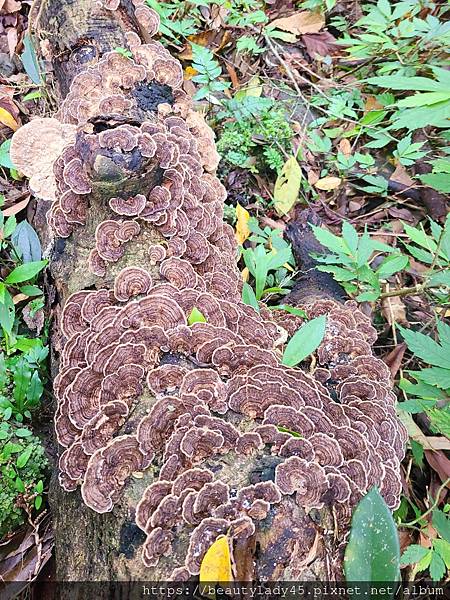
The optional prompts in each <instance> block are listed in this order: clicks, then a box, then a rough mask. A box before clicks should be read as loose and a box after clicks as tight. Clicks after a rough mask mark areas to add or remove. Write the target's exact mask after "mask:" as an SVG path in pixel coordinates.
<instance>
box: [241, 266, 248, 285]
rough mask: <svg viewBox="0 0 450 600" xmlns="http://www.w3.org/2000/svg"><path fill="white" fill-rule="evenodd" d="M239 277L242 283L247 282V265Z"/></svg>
mask: <svg viewBox="0 0 450 600" xmlns="http://www.w3.org/2000/svg"><path fill="white" fill-rule="evenodd" d="M241 277H242V281H243V282H244V283H247V281H248V279H249V277H250V271H249V270H248V269H247V267H244V268H243V269H242V271H241Z"/></svg>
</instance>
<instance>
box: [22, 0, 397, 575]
mask: <svg viewBox="0 0 450 600" xmlns="http://www.w3.org/2000/svg"><path fill="white" fill-rule="evenodd" d="M102 1H103V3H104V5H105V6H107V8H109V9H110V10H115V9H116V8H117V6H118V2H116V1H111V2H109V0H108V1H106V0H102ZM135 18H136V20H137V21H138V22H139V27H140V30H141V32H144V33H145V35H144V33H143V34H142V35H143V37H144V40H145V43H140V41H139V38H138V36H137V35H136V34H133V32H130V34H129V35H128V39H129V41H130V51H131V52H132V55H133V57H132V58H127V57H126V56H123V55H122V54H119V53H117V52H111V53H109V54H106V55H105V56H103V58H102V59H101V60H100V61H99V62H98V63H97V64H95V65H94V66H89V67H88V68H87V69H86V70H84V71H82V72H80V73H79V74H78V75H76V77H75V78H74V80H73V82H72V85H71V88H70V92H69V94H68V95H67V97H66V99H65V100H64V102H63V104H62V106H61V108H60V110H59V112H58V114H57V119H58V121H56V122H53V121H54V120H51V121H52V123H51V124H52V132H53V134H52V135H54V136H56V137H57V138H58V140H59V141H58V143H56V142H55V143H54V144H53V146H52V149H53V148H54V149H55V153H56V156H54V159H53V162H52V165H51V167H52V169H51V171H50V173H46V174H45V176H46V181H47V182H49V181H50V182H53V184H51V185H50V187H49V188H48V189H52V185H53V188H54V190H55V193H54V194H53V197H49V199H51V200H53V204H52V207H51V209H50V212H49V224H50V227H51V228H52V230H53V232H54V234H55V236H59V237H67V236H70V235H72V232H73V231H75V230H77V228H83V227H84V223H85V222H86V221H87V219H88V216H89V214H90V213H89V211H90V207H91V205H92V203H93V202H95V199H96V198H97V197H98V194H99V188H98V181H99V180H98V177H100V176H102V177H103V176H104V173H105V172H107V173H109V174H110V175H111V177H115V176H116V174H117V173H116V170H115V169H116V167H117V164H119V162H120V164H121V165H129V164H131V162H133V161H134V163H135V164H140V165H142V169H144V170H143V175H142V176H141V177H140V179H139V186H138V188H136V189H127V187H126V186H123V187H124V191H123V194H122V195H120V194H119V195H118V194H117V189H116V188H114V191H113V193H111V195H110V196H108V195H107V197H106V198H105V197H104V196H103V204H102V205H103V210H104V213H103V214H104V215H105V216H104V217H103V216H102V218H101V222H99V223H98V224H97V225H96V231H95V240H94V241H93V245H92V247H91V248H89V250H90V255H89V260H88V259H87V258H86V265H85V267H86V269H89V270H90V272H91V275H92V278H93V280H95V281H96V287H97V290H96V291H95V290H94V291H93V290H82V291H78V292H76V293H74V294H73V295H72V296H71V297H70V298H69V299H68V300H67V301H66V303H65V306H64V308H63V311H62V316H61V324H60V328H61V332H62V334H63V336H64V337H65V343H64V347H63V350H62V355H61V369H60V373H59V375H58V377H57V379H56V380H55V386H54V389H55V395H56V397H57V399H58V404H59V407H58V412H57V417H56V422H55V427H56V432H57V436H58V441H59V443H60V444H61V445H62V446H63V447H64V448H65V450H64V452H63V454H62V456H61V460H60V471H61V472H60V480H61V484H62V485H63V486H64V487H65V488H66V489H67V490H68V491H72V490H74V489H76V488H77V487H78V486H81V492H82V497H83V500H84V502H85V503H86V504H87V505H88V506H89V507H91V508H92V509H93V510H95V511H97V512H100V513H103V512H107V511H111V510H112V509H113V507H114V505H115V504H116V503H117V502H119V501H120V498H121V493H122V491H123V489H124V488H125V487H126V486H127V482H128V481H129V478H130V477H131V476H132V474H134V473H136V472H140V473H142V472H145V471H146V470H148V467H149V466H150V465H151V469H152V472H153V473H154V474H158V475H154V481H153V483H151V484H150V485H149V487H148V488H147V489H146V491H145V493H144V494H143V495H142V498H141V499H140V501H139V503H138V505H137V507H136V522H137V524H138V525H139V527H140V528H141V529H143V531H144V532H145V534H146V536H147V538H146V541H145V544H144V547H143V552H142V558H143V561H144V563H145V564H146V565H148V566H154V565H156V564H157V563H158V561H159V560H160V558H161V557H165V556H168V555H170V554H171V553H172V543H173V540H174V538H175V536H179V535H180V531H181V530H182V529H183V528H185V529H186V531H187V532H189V535H190V543H189V549H188V552H187V555H186V556H185V560H184V563H183V561H181V562H180V564H178V565H177V570H176V573H179V572H180V573H181V572H182V573H183V574H184V576H186V575H187V574H191V575H196V574H198V573H199V569H200V564H201V560H202V557H203V555H204V553H205V552H206V550H207V549H208V547H209V546H210V545H211V543H212V542H213V541H214V540H215V539H216V538H217V536H218V535H221V534H224V533H227V532H228V534H229V535H230V536H231V537H235V538H236V539H246V538H248V537H251V536H253V535H256V533H255V532H257V531H258V526H259V525H258V524H259V523H260V522H261V521H263V520H264V519H266V518H268V515H270V513H271V511H273V509H274V507H275V506H277V505H280V504H282V503H283V502H284V501H285V499H286V498H288V497H289V498H290V497H291V496H292V498H294V499H295V502H296V503H297V504H298V505H299V506H300V507H301V508H302V509H303V510H305V511H306V512H308V511H310V510H312V509H321V508H323V507H326V506H330V505H333V506H334V509H335V514H336V517H337V519H338V522H339V532H340V535H343V534H344V533H345V528H346V526H347V524H348V518H349V515H350V510H349V509H351V507H352V506H354V505H355V503H357V502H358V500H359V499H360V498H361V496H362V495H363V494H365V493H366V492H367V491H368V490H369V489H370V488H371V487H372V486H375V485H376V486H378V487H379V488H380V489H381V493H382V494H383V495H384V497H385V499H386V502H387V503H388V504H389V506H390V507H391V508H395V507H396V506H397V504H398V501H399V494H400V489H401V485H400V478H399V464H400V461H401V459H402V458H403V453H404V445H405V441H406V433H405V430H404V428H403V426H402V425H401V424H400V423H399V421H398V420H397V418H396V414H395V407H394V402H395V397H394V395H393V393H392V389H391V382H390V377H389V371H388V370H387V369H386V367H385V366H384V365H383V363H382V362H381V361H379V360H378V359H376V358H375V357H374V356H373V354H372V349H371V346H372V344H373V342H374V340H375V338H376V333H375V330H374V329H373V328H372V326H371V325H370V323H369V320H368V319H367V318H366V317H365V316H364V315H363V314H362V313H361V312H360V311H359V310H358V308H357V306H356V305H355V304H354V303H352V302H347V303H346V304H344V305H341V304H338V303H336V302H335V301H333V300H318V301H317V302H315V303H313V304H310V305H309V306H306V307H304V308H306V310H307V313H308V316H309V317H310V318H312V317H315V316H318V315H321V314H326V315H327V328H326V335H325V339H324V340H323V342H322V344H321V345H320V347H319V349H318V352H317V357H318V362H319V365H318V366H319V368H318V369H317V370H316V377H315V376H314V374H313V375H311V374H307V373H306V372H304V371H303V370H302V369H301V368H288V367H285V366H282V365H281V356H282V344H283V343H284V342H285V341H286V339H287V338H288V336H289V335H292V333H293V331H295V329H296V327H298V325H299V323H300V322H301V320H300V319H299V318H298V317H294V316H292V315H288V314H284V313H280V312H279V311H278V313H276V312H275V313H273V314H272V313H271V314H270V315H268V316H267V315H266V314H265V313H263V314H264V317H263V316H261V314H259V313H257V312H256V311H255V310H254V309H253V308H251V307H249V306H247V305H245V304H243V303H242V301H241V277H240V273H239V271H238V270H237V267H236V243H235V240H234V234H233V231H232V229H231V228H230V227H229V226H228V225H226V224H224V223H223V220H222V216H223V201H224V198H225V190H224V188H223V186H222V185H221V184H220V182H219V181H218V179H217V178H216V177H215V176H214V175H213V174H211V172H210V171H213V170H214V168H215V167H216V165H217V153H216V150H215V147H214V141H213V136H212V133H211V131H210V130H209V128H208V127H207V125H206V124H205V123H204V121H203V119H202V118H201V117H200V116H199V115H197V114H196V113H195V112H193V110H192V107H191V103H190V99H189V98H188V97H187V96H186V94H185V93H184V92H183V91H182V89H181V86H182V80H183V75H182V69H181V65H180V64H179V62H178V61H176V60H175V59H174V58H172V57H171V55H170V54H169V53H168V51H167V50H166V49H165V48H164V47H163V46H162V45H161V44H160V43H158V42H156V41H154V40H153V39H151V36H152V35H154V34H155V33H156V31H157V26H158V17H157V15H156V14H155V13H154V12H153V11H152V10H151V9H149V8H147V7H146V6H145V5H143V4H142V5H141V4H139V5H138V6H137V8H136V13H135ZM143 86H146V89H147V90H157V91H158V94H156V95H157V96H158V97H159V98H160V99H162V100H164V101H161V102H159V103H157V105H156V106H154V107H153V105H151V102H150V101H149V102H148V104H147V105H146V107H145V110H146V111H147V112H145V114H146V115H147V117H146V118H145V119H142V114H143V110H144V109H143V106H142V102H143V101H142V93H141V92H142V89H143ZM152 86H153V87H152ZM158 86H159V87H158ZM149 93H150V92H149ZM155 93H156V92H155ZM149 107H150V108H151V110H150V108H149ZM149 111H150V112H149ZM105 113H106V114H110V115H111V114H114V116H115V118H116V119H117V122H120V123H121V124H120V125H115V126H112V127H110V128H109V129H106V130H101V131H100V132H99V133H96V131H95V129H93V128H92V127H91V128H89V127H83V126H84V125H86V123H87V122H88V121H89V119H93V118H95V117H98V116H101V115H104V114H105ZM119 117H120V118H119ZM127 119H128V120H129V121H131V122H133V125H128V124H126V123H124V121H125V120H127ZM38 121H39V122H38ZM40 121H42V120H36V121H35V122H32V123H31V124H30V125H31V126H33V123H35V125H36V127H38V126H39V128H42V123H41V122H40ZM137 122H140V125H137V124H136V123H137ZM66 127H70V128H72V129H70V128H69V129H67V128H66ZM73 128H77V133H76V135H74V129H73ZM39 130H41V129H39ZM20 131H21V130H19V132H20ZM19 143H21V140H19V141H16V142H13V152H16V150H14V148H16V149H17V146H18V144H19ZM15 156H18V155H17V154H15ZM94 156H95V160H91V157H94ZM86 157H87V158H86ZM16 164H17V166H18V167H19V168H22V166H21V163H20V157H19V158H17V163H16ZM22 164H23V171H24V172H27V170H26V169H27V168H26V165H25V163H24V162H22ZM93 165H94V166H95V168H94V167H93ZM99 165H100V166H99ZM95 169H97V171H96V170H95ZM146 169H148V171H149V172H150V171H151V172H152V173H153V175H152V177H151V178H147V177H146V172H147V171H146ZM47 171H48V169H47ZM155 173H157V177H156V176H155ZM127 185H128V184H127ZM130 185H131V184H130ZM33 189H34V191H35V192H36V193H37V194H40V193H41V191H42V186H41V185H40V184H39V183H36V185H34V187H33ZM105 193H106V192H105V188H104V187H103V188H102V194H103V195H104V194H105ZM50 196H52V194H50ZM149 232H152V237H151V241H148V240H149V239H150V238H149V237H146V236H147V235H148V234H149ZM155 240H160V241H159V242H158V241H155ZM143 244H144V245H145V256H146V260H147V263H146V264H143V263H142V261H140V260H137V261H133V256H134V252H135V249H136V248H138V247H142V245H143ZM119 261H120V262H119ZM124 261H125V262H124ZM118 265H120V267H119V266H118ZM148 269H150V271H149V270H148ZM193 308H196V309H197V310H198V311H200V312H201V313H202V315H203V316H204V318H205V322H199V323H195V324H193V325H188V319H189V315H190V314H191V312H192V310H193ZM225 456H231V457H235V459H236V460H238V459H239V460H246V461H252V460H254V461H258V460H259V461H261V460H263V459H264V460H266V461H271V464H273V465H274V469H273V470H272V476H271V478H269V480H267V481H262V482H254V483H252V482H251V481H250V480H247V481H246V483H245V484H244V485H241V484H236V486H235V487H234V488H233V484H232V482H229V481H228V482H225V481H221V479H220V470H213V469H210V468H208V466H207V465H212V464H213V463H214V460H215V459H217V458H218V457H225ZM231 460H234V459H231ZM255 464H256V462H255ZM180 569H181V571H180Z"/></svg>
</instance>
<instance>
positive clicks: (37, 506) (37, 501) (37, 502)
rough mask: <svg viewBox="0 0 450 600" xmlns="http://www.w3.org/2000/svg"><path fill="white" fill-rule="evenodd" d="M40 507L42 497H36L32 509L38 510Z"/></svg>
mask: <svg viewBox="0 0 450 600" xmlns="http://www.w3.org/2000/svg"><path fill="white" fill-rule="evenodd" d="M41 506H42V496H36V498H35V499H34V508H35V509H36V510H39V509H40V508H41Z"/></svg>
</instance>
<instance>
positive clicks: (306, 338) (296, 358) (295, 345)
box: [282, 315, 327, 367]
mask: <svg viewBox="0 0 450 600" xmlns="http://www.w3.org/2000/svg"><path fill="white" fill-rule="evenodd" d="M326 324H327V320H326V316H325V315H321V316H320V317H316V318H315V319H311V321H308V322H307V323H305V324H304V325H302V326H301V327H300V329H299V330H298V331H297V332H296V333H295V334H294V335H293V336H292V337H291V339H290V340H289V343H288V344H287V346H286V348H285V350H284V354H283V360H282V364H283V365H286V366H288V367H295V365H298V363H299V362H301V361H302V360H304V359H305V358H306V357H307V356H309V355H310V354H312V353H313V352H314V351H315V350H317V348H318V347H319V345H320V343H321V342H322V340H323V337H324V335H325V328H326Z"/></svg>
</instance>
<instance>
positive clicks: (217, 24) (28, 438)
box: [0, 0, 450, 583]
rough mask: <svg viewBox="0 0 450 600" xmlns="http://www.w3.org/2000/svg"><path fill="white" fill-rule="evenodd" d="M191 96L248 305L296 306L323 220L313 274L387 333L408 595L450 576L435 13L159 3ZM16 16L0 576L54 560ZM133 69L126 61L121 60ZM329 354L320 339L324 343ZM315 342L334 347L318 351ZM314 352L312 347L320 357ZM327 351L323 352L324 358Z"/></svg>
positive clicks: (5, 183)
mask: <svg viewBox="0 0 450 600" xmlns="http://www.w3.org/2000/svg"><path fill="white" fill-rule="evenodd" d="M147 4H148V5H149V6H151V7H152V8H154V9H155V10H156V11H157V12H158V13H159V14H160V17H161V24H162V25H161V35H160V38H161V41H162V42H163V43H164V44H165V45H166V46H167V47H168V48H169V49H170V51H171V52H172V53H173V54H174V55H176V56H177V57H178V58H180V60H182V62H183V66H184V68H185V79H186V81H185V89H186V90H187V91H188V92H190V93H192V94H193V95H194V98H195V101H196V106H197V108H198V110H199V111H201V112H202V113H203V114H204V115H205V116H206V118H207V120H208V122H209V124H210V125H211V127H212V128H213V129H214V131H215V134H216V139H217V144H218V150H219V153H220V154H221V156H222V160H221V163H220V165H219V177H220V179H221V181H222V182H223V183H224V185H225V186H226V188H227V191H228V199H227V204H226V211H225V218H226V220H227V221H228V222H229V223H230V224H231V225H232V226H233V227H234V228H235V231H236V236H237V239H238V242H239V244H240V256H239V266H240V268H241V271H242V277H243V279H244V281H245V284H244V301H245V302H247V303H248V304H251V305H253V306H258V303H259V302H262V303H264V304H266V305H267V306H269V307H273V306H280V305H283V297H284V296H285V295H286V294H287V293H289V291H290V289H291V288H292V286H293V284H294V282H295V277H296V270H295V269H296V266H295V262H294V259H293V256H292V252H291V248H290V245H289V243H288V242H287V241H285V240H284V239H283V231H284V229H285V228H286V226H287V225H288V224H289V223H290V222H291V221H293V220H295V218H296V216H297V215H298V214H299V213H300V211H302V210H304V209H305V208H306V207H309V208H311V209H312V210H313V211H314V212H315V213H316V214H317V215H318V216H319V217H320V219H321V221H322V224H323V226H322V227H317V228H315V229H314V233H315V235H316V237H317V239H318V240H319V241H320V242H321V244H322V245H323V246H324V247H325V248H326V253H324V254H322V255H320V256H319V257H316V258H317V260H318V261H319V263H320V269H322V270H323V271H326V272H328V273H331V275H332V276H333V277H334V279H335V280H336V281H337V282H339V283H340V284H341V285H342V286H343V288H344V289H345V291H346V293H347V294H348V296H349V297H350V298H353V299H355V300H356V301H357V302H358V303H360V305H361V307H362V309H363V310H364V312H366V313H367V314H369V315H370V316H371V318H372V320H373V323H374V325H375V326H376V328H377V330H378V334H379V337H378V341H377V344H376V348H375V349H376V352H377V354H378V356H379V357H380V358H381V359H382V360H384V361H385V363H386V364H387V365H388V366H389V369H390V371H391V374H392V378H393V380H394V381H395V390H396V393H397V397H398V414H399V417H400V419H401V420H402V421H403V423H404V424H405V425H406V427H407V429H408V432H409V436H410V438H409V443H408V451H407V454H406V458H405V459H404V461H403V464H402V478H403V496H402V501H401V505H400V507H399V508H398V509H397V510H396V511H395V513H394V519H395V522H396V524H397V527H398V532H399V536H400V545H401V552H402V559H401V564H402V567H403V576H404V578H405V580H407V581H416V582H420V581H422V580H429V579H431V580H433V581H435V582H441V583H442V582H444V581H446V580H447V578H448V569H449V568H450V519H449V514H450V499H449V498H450V496H449V486H450V461H449V459H448V451H449V450H450V409H449V403H448V399H449V390H450V326H449V325H448V322H446V319H447V318H448V317H449V316H450V295H449V290H450V216H448V215H447V212H448V204H447V199H446V196H445V194H448V193H449V192H450V159H449V151H448V144H446V142H448V140H449V138H450V129H449V121H448V119H449V117H450V74H449V72H448V70H445V64H446V63H445V61H446V53H445V49H446V48H447V49H448V45H449V42H450V25H449V23H448V20H447V21H446V7H445V5H446V3H445V2H438V1H436V2H433V1H431V0H399V1H398V2H396V1H394V0H378V2H376V1H370V0H350V1H346V0H304V1H297V2H295V1H294V0H276V1H275V0H271V1H269V0H267V1H266V2H264V1H262V0H192V1H191V2H183V1H181V0H168V1H166V2H157V1H156V0H147ZM29 9H30V2H28V1H26V0H0V77H1V84H0V135H1V138H0V194H1V195H0V202H1V206H2V211H1V212H0V251H1V263H0V326H1V334H0V338H1V339H0V345H1V348H0V540H1V541H0V579H1V578H6V579H7V578H9V579H11V578H13V579H14V578H15V579H21V578H22V579H32V578H34V577H36V575H37V574H38V571H39V570H40V569H41V568H42V567H43V565H44V564H45V562H46V561H47V560H48V559H49V557H50V555H51V547H52V538H51V529H50V527H49V519H48V517H49V515H48V513H47V508H46V489H47V484H48V476H49V472H48V471H49V468H48V462H47V459H46V457H45V435H44V434H43V432H45V431H48V428H49V426H50V425H49V423H50V421H51V415H50V410H49V402H48V397H49V394H50V392H49V390H50V388H49V386H48V373H47V370H46V359H47V355H48V347H47V341H48V340H47V334H48V327H49V324H48V322H47V320H46V318H45V314H44V310H43V307H44V305H45V298H44V295H43V292H42V288H40V287H39V285H40V282H41V279H40V274H42V271H43V269H44V268H45V264H46V262H45V261H43V260H42V256H41V254H42V252H41V247H40V244H39V240H38V238H37V236H36V234H35V232H34V230H33V228H32V226H31V223H32V218H33V214H34V206H35V200H34V199H33V198H32V196H31V195H30V192H29V188H28V182H27V180H26V179H24V178H23V177H22V175H21V174H20V173H19V172H17V170H16V169H15V168H14V165H13V164H12V162H11V159H10V156H9V145H10V138H11V135H12V134H13V132H14V131H16V130H17V129H18V128H19V127H21V125H23V124H24V123H26V122H27V121H28V120H29V119H30V118H32V117H33V116H36V115H39V116H49V115H51V114H52V112H53V109H52V106H51V101H50V99H49V98H48V96H47V95H46V91H45V82H44V80H45V74H44V73H43V72H42V69H41V67H40V65H39V64H38V61H37V59H36V55H35V53H34V50H33V45H32V38H30V35H29V33H28V32H27V27H28V13H29ZM118 50H119V51H120V52H123V53H127V52H128V51H127V50H126V49H125V48H122V49H118ZM309 335H310V336H312V337H313V338H314V337H315V336H316V337H317V338H318V343H320V339H319V337H320V333H319V332H314V331H311V330H310V331H309ZM318 343H317V345H318ZM317 345H316V346H315V347H317ZM312 351H313V350H312Z"/></svg>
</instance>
